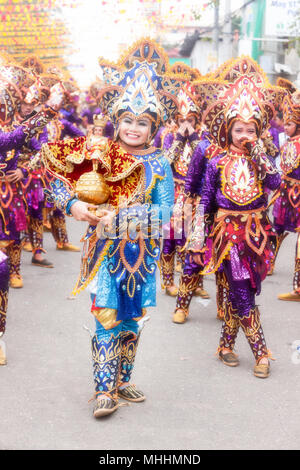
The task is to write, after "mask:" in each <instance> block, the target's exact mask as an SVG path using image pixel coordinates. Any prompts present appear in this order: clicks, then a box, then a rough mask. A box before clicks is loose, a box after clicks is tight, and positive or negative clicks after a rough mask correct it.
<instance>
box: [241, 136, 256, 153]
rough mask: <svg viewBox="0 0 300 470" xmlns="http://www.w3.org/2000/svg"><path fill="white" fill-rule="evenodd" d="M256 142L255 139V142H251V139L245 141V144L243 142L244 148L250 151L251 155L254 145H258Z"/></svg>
mask: <svg viewBox="0 0 300 470" xmlns="http://www.w3.org/2000/svg"><path fill="white" fill-rule="evenodd" d="M256 140H257V139H253V140H250V139H245V140H244V141H243V142H242V146H243V147H244V148H245V149H247V150H248V152H249V153H251V150H252V148H253V146H254V144H255V143H256Z"/></svg>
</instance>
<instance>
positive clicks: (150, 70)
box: [99, 39, 184, 136]
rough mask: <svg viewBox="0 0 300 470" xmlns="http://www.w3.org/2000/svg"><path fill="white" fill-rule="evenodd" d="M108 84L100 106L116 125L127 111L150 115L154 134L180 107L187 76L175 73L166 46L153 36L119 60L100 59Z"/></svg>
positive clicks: (134, 114)
mask: <svg viewBox="0 0 300 470" xmlns="http://www.w3.org/2000/svg"><path fill="white" fill-rule="evenodd" d="M99 65H100V67H101V69H102V72H103V81H104V86H103V88H102V90H101V92H100V96H99V98H100V106H101V107H102V109H104V110H107V112H108V113H109V114H110V116H111V119H112V121H113V122H114V124H115V125H117V124H118V121H119V120H120V118H121V117H122V116H123V115H124V113H127V114H128V113H129V114H131V115H133V116H135V117H138V116H139V117H140V116H147V117H148V118H149V119H150V121H151V123H152V127H151V135H152V136H153V135H154V134H155V132H156V131H157V130H158V128H159V126H160V125H161V124H162V122H163V121H166V120H167V119H169V118H172V117H173V116H174V114H175V113H176V110H177V105H178V101H177V94H178V92H179V90H180V87H181V85H182V84H183V83H184V76H183V75H182V76H180V75H178V74H174V73H172V71H171V70H170V66H169V60H168V57H167V55H166V53H165V52H164V50H163V49H162V48H161V46H159V45H158V44H157V43H156V42H155V41H153V40H151V39H141V40H139V41H138V42H136V43H135V44H134V45H133V46H132V47H131V48H130V49H129V50H128V51H126V52H125V54H124V55H123V56H122V58H121V59H120V60H119V61H118V62H117V63H116V64H113V63H110V62H107V61H106V60H105V59H103V58H100V59H99Z"/></svg>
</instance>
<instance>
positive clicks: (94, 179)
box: [75, 161, 110, 205]
mask: <svg viewBox="0 0 300 470" xmlns="http://www.w3.org/2000/svg"><path fill="white" fill-rule="evenodd" d="M97 167H98V162H97V161H93V171H89V172H87V173H84V174H83V175H81V176H80V178H79V180H78V181H77V183H76V187H75V191H76V193H77V196H78V198H79V199H80V200H81V201H84V202H88V203H89V204H96V205H99V204H104V203H105V202H107V200H108V198H109V196H110V190H109V186H108V185H107V184H106V182H105V180H104V178H103V176H102V175H100V173H98V172H97Z"/></svg>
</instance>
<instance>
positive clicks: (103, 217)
mask: <svg viewBox="0 0 300 470" xmlns="http://www.w3.org/2000/svg"><path fill="white" fill-rule="evenodd" d="M97 215H98V217H99V218H100V220H99V222H100V224H101V225H103V226H104V227H107V228H108V230H110V228H111V227H112V221H113V220H114V218H115V216H116V214H115V212H114V211H108V210H107V209H102V210H100V211H98V212H97Z"/></svg>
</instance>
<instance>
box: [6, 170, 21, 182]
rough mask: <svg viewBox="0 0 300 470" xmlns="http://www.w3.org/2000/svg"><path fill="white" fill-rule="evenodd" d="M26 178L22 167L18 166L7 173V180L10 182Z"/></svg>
mask: <svg viewBox="0 0 300 470" xmlns="http://www.w3.org/2000/svg"><path fill="white" fill-rule="evenodd" d="M23 178H24V175H23V172H22V170H20V168H17V169H16V170H10V171H8V172H7V173H6V180H7V181H8V182H9V183H17V182H18V181H21V180H22V179H23Z"/></svg>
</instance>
